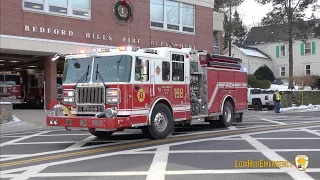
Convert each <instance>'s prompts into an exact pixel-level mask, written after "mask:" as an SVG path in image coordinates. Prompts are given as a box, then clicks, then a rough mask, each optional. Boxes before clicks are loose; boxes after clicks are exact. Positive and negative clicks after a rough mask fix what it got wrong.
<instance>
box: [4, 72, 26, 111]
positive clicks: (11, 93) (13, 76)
mask: <svg viewBox="0 0 320 180" xmlns="http://www.w3.org/2000/svg"><path fill="white" fill-rule="evenodd" d="M22 92H23V86H22V84H21V75H20V74H19V73H18V72H14V71H2V72H0V100H1V101H2V102H10V103H12V104H13V105H14V107H15V105H16V104H22V103H23V97H22V96H23V93H22Z"/></svg>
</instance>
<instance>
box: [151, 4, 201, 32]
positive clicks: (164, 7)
mask: <svg viewBox="0 0 320 180" xmlns="http://www.w3.org/2000/svg"><path fill="white" fill-rule="evenodd" d="M150 17H151V19H150V21H151V22H150V23H151V27H155V28H162V29H167V30H173V31H180V32H188V33H194V32H195V28H194V27H195V6H194V5H190V4H185V3H181V2H177V1H170V0H151V1H150Z"/></svg>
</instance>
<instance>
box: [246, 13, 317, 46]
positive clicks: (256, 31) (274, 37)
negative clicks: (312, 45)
mask: <svg viewBox="0 0 320 180" xmlns="http://www.w3.org/2000/svg"><path fill="white" fill-rule="evenodd" d="M313 22H315V23H318V27H316V28H315V29H314V34H313V36H312V37H313V38H320V19H316V20H313ZM285 26H286V25H283V24H280V25H273V26H262V27H253V28H251V29H250V31H249V33H248V35H247V38H246V39H245V41H244V43H243V44H244V45H255V44H266V43H272V42H283V41H287V40H288V33H286V30H285ZM300 32H301V29H299V28H298V26H294V28H293V35H294V37H295V39H299V38H296V35H297V34H300Z"/></svg>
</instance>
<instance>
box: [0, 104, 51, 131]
mask: <svg viewBox="0 0 320 180" xmlns="http://www.w3.org/2000/svg"><path fill="white" fill-rule="evenodd" d="M12 114H13V115H14V116H15V117H16V118H17V119H15V120H16V121H13V122H10V123H8V124H0V134H8V133H19V132H26V131H39V130H44V129H55V127H48V126H47V125H46V119H45V111H44V110H43V109H40V110H38V109H37V110H34V109H14V110H13V112H12Z"/></svg>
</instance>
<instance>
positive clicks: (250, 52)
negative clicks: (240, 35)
mask: <svg viewBox="0 0 320 180" xmlns="http://www.w3.org/2000/svg"><path fill="white" fill-rule="evenodd" d="M232 45H233V46H234V47H236V48H237V49H239V51H241V52H242V53H243V54H245V55H246V56H252V57H259V58H265V59H271V58H270V57H269V56H268V55H267V54H265V53H264V52H262V51H260V50H259V49H258V48H254V47H249V46H245V45H240V44H232ZM227 51H228V48H227V49H226V50H225V52H227Z"/></svg>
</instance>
